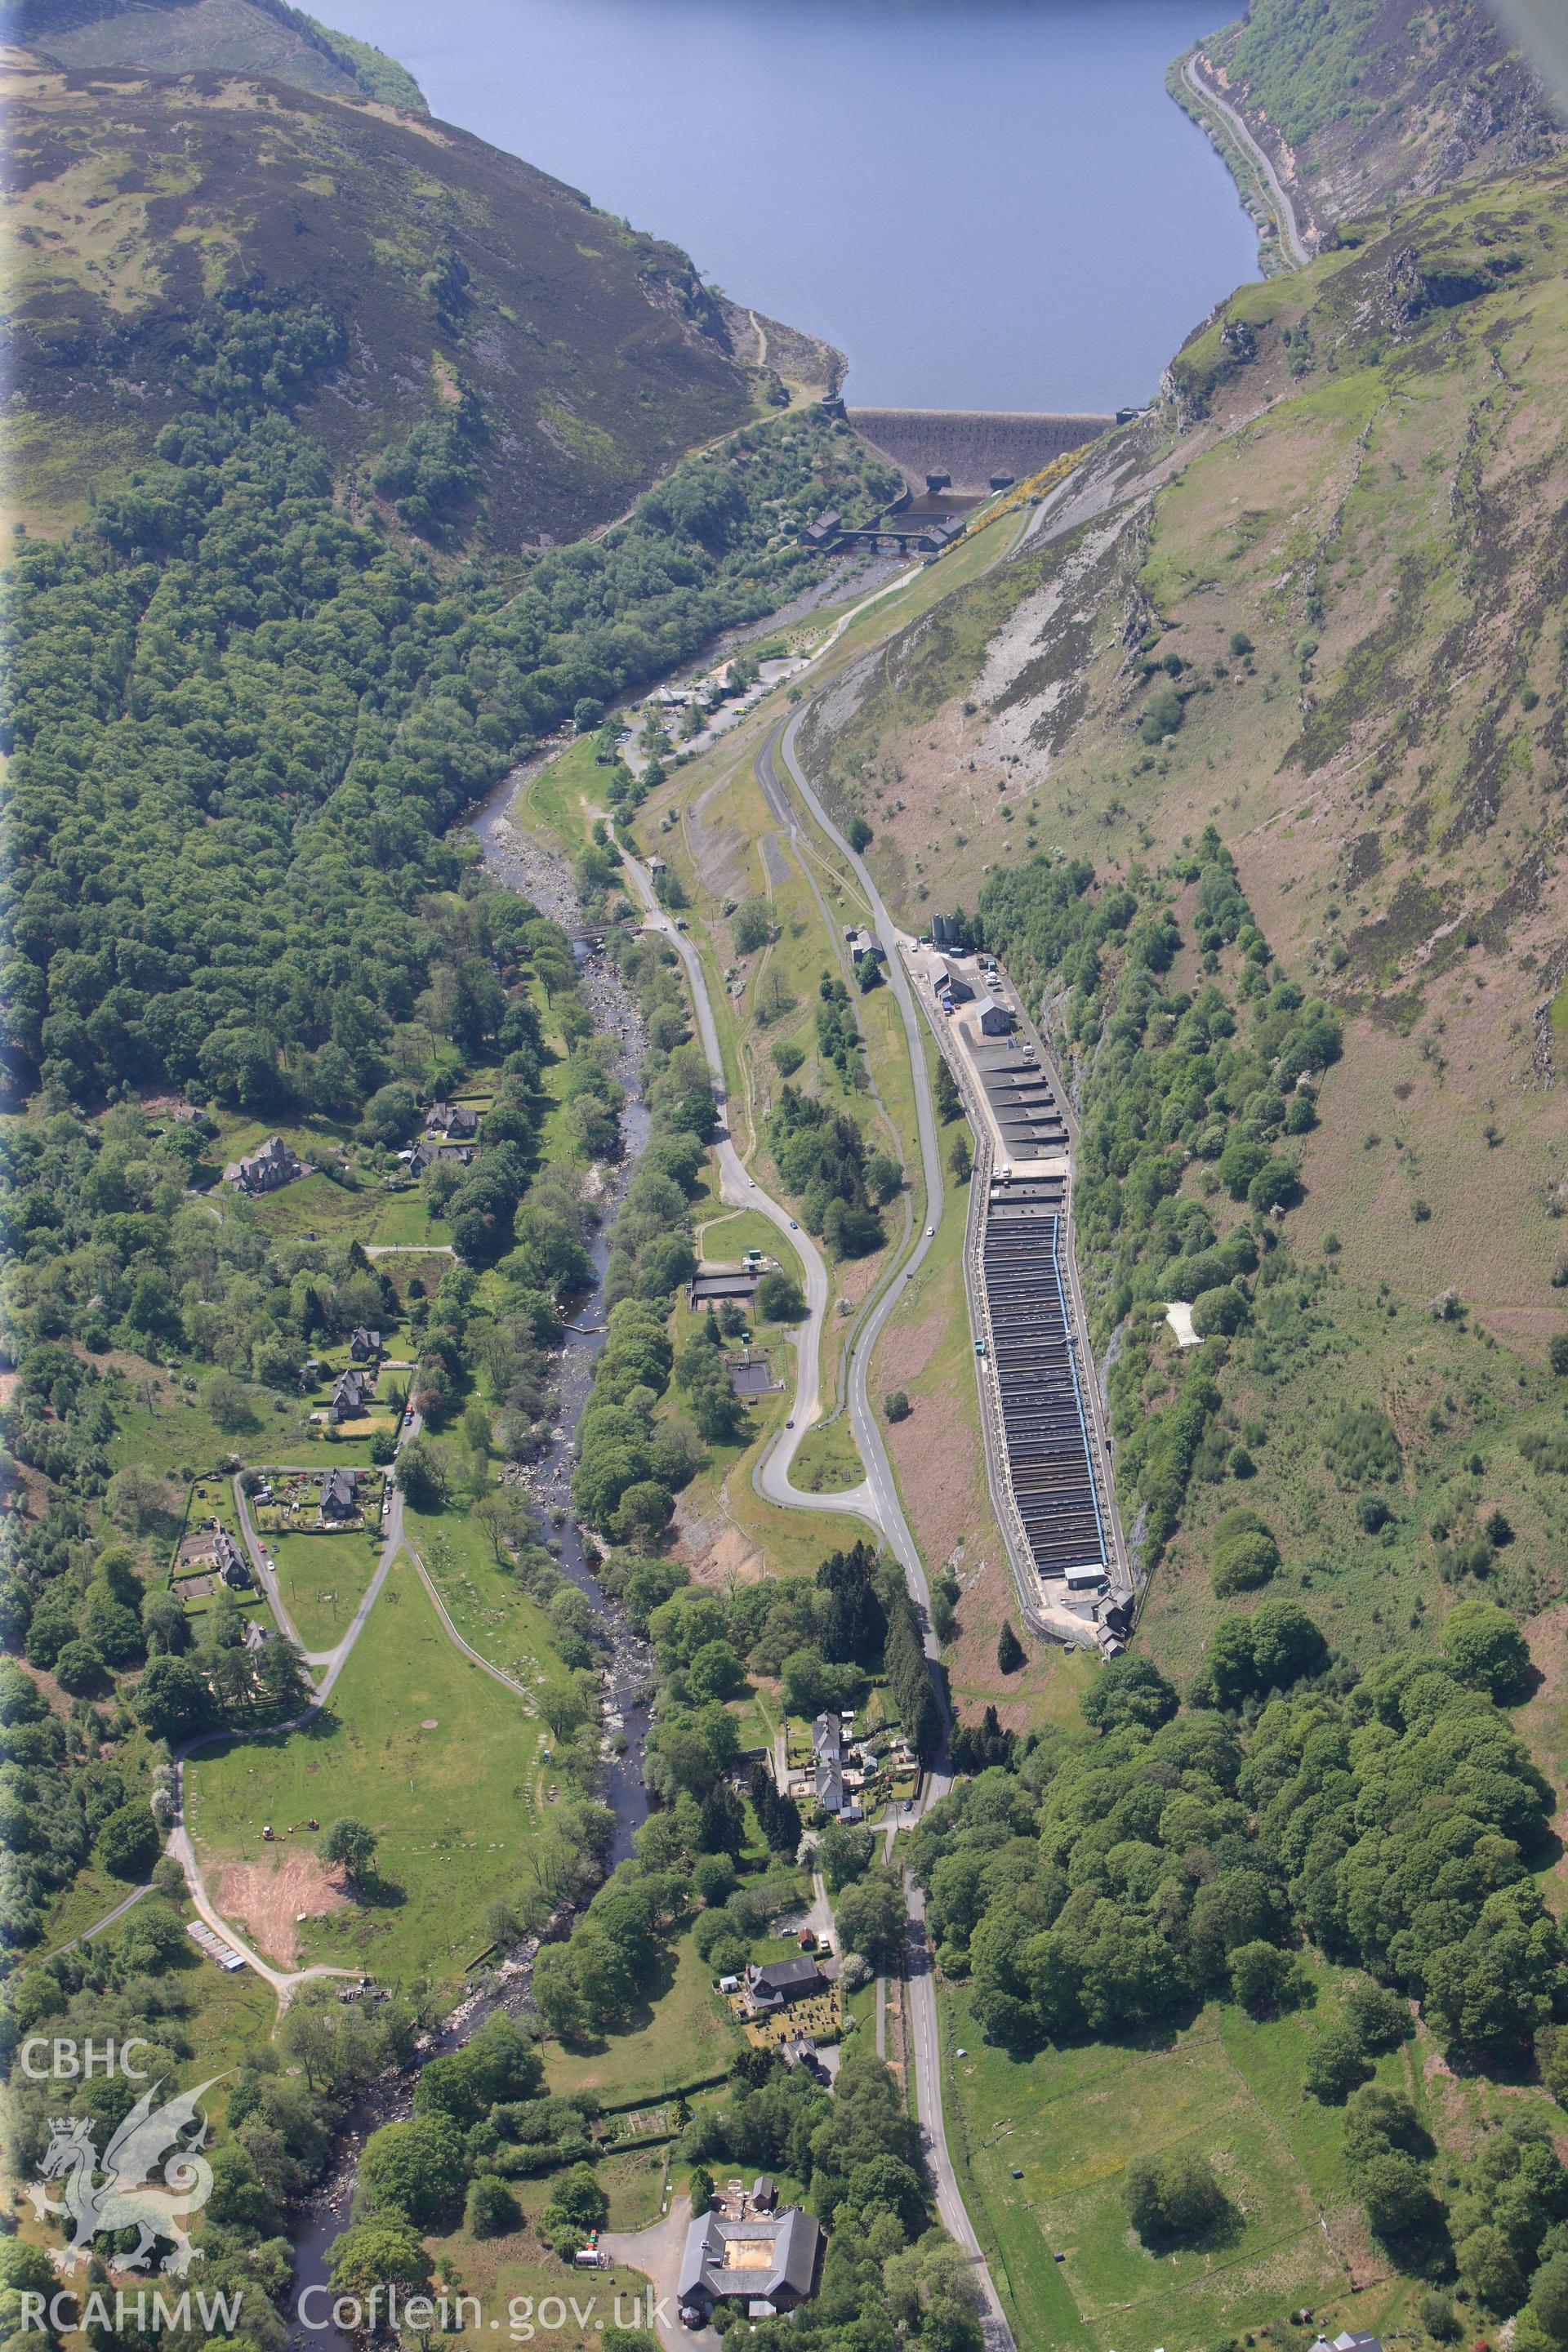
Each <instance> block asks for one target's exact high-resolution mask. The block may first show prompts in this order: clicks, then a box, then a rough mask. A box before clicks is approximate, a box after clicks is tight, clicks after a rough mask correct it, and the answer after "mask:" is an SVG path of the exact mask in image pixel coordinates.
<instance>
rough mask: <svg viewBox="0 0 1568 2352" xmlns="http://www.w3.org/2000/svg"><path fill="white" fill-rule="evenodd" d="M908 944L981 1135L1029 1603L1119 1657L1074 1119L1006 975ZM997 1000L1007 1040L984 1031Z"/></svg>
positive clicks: (981, 1207) (979, 1265)
mask: <svg viewBox="0 0 1568 2352" xmlns="http://www.w3.org/2000/svg"><path fill="white" fill-rule="evenodd" d="M900 947H901V950H902V952H903V954H904V957H905V961H906V962H907V963H908V965H909V968H910V978H911V981H912V982H913V983H914V986H915V990H916V993H917V995H918V996H919V998H920V1001H921V1004H922V1006H923V1007H924V1010H925V1013H926V1016H927V1019H928V1021H929V1022H930V1024H931V1031H932V1034H933V1035H934V1036H935V1038H936V1040H937V1044H938V1045H939V1047H940V1048H941V1050H942V1055H943V1058H944V1059H945V1060H946V1062H947V1064H948V1066H949V1067H950V1068H951V1069H952V1074H953V1076H954V1077H955V1079H956V1080H957V1083H958V1088H959V1093H960V1096H961V1097H962V1099H963V1106H964V1109H965V1113H966V1115H967V1117H968V1119H969V1123H970V1126H971V1128H972V1129H973V1134H974V1140H975V1157H974V1169H973V1175H972V1177H971V1179H970V1213H969V1223H968V1231H967V1233H966V1235H965V1248H964V1279H965V1286H966V1289H967V1293H968V1298H969V1310H970V1321H971V1325H972V1328H973V1333H974V1339H975V1351H976V1359H977V1360H976V1366H975V1370H976V1373H977V1376H978V1381H979V1388H980V1397H981V1406H982V1413H983V1418H984V1424H985V1450H986V1459H987V1470H988V1475H989V1477H990V1485H991V1495H992V1502H993V1505H994V1508H995V1511H996V1516H997V1520H998V1524H999V1525H1000V1526H1001V1528H1002V1530H1003V1534H1004V1536H1005V1539H1006V1543H1007V1550H1008V1557H1009V1561H1010V1564H1011V1567H1012V1571H1013V1581H1014V1585H1015V1588H1016V1591H1017V1596H1018V1603H1019V1607H1020V1609H1021V1611H1022V1612H1023V1615H1024V1617H1025V1620H1026V1622H1027V1623H1028V1624H1029V1625H1030V1626H1031V1627H1032V1628H1033V1630H1034V1631H1035V1632H1036V1633H1041V1634H1043V1635H1045V1636H1046V1637H1047V1638H1048V1639H1050V1640H1053V1641H1058V1642H1068V1643H1076V1644H1078V1645H1079V1646H1081V1647H1084V1648H1092V1649H1096V1650H1099V1651H1100V1652H1101V1653H1102V1654H1105V1655H1107V1656H1115V1655H1116V1654H1117V1653H1118V1652H1119V1651H1120V1650H1121V1648H1122V1647H1123V1646H1124V1643H1125V1639H1126V1634H1127V1631H1128V1628H1129V1626H1130V1624H1131V1619H1132V1613H1133V1591H1132V1580H1131V1574H1130V1573H1129V1570H1128V1568H1127V1564H1126V1553H1125V1549H1124V1546H1123V1543H1122V1539H1121V1528H1120V1525H1119V1522H1118V1519H1117V1513H1116V1504H1115V1496H1114V1494H1113V1491H1112V1486H1111V1479H1110V1449H1109V1445H1108V1442H1107V1438H1106V1433H1105V1429H1104V1425H1103V1421H1102V1417H1101V1413H1100V1398H1099V1391H1098V1388H1097V1385H1096V1382H1095V1380H1094V1375H1093V1368H1092V1361H1091V1359H1090V1356H1089V1346H1088V1336H1087V1332H1086V1329H1085V1325H1084V1316H1083V1304H1082V1297H1081V1293H1080V1290H1079V1282H1078V1275H1077V1268H1076V1265H1075V1263H1074V1257H1073V1235H1072V1150H1071V1146H1072V1132H1073V1129H1074V1127H1075V1126H1076V1122H1075V1121H1074V1120H1073V1119H1072V1115H1071V1112H1070V1110H1069V1109H1068V1107H1067V1104H1066V1102H1065V1099H1064V1097H1063V1095H1062V1092H1061V1090H1060V1087H1059V1084H1058V1079H1057V1077H1056V1076H1055V1073H1054V1070H1053V1068H1052V1067H1051V1066H1050V1064H1049V1058H1048V1056H1047V1052H1046V1049H1045V1046H1044V1044H1043V1042H1042V1040H1041V1039H1040V1038H1039V1036H1038V1034H1037V1032H1036V1030H1035V1029H1034V1026H1033V1024H1032V1023H1030V1022H1029V1021H1028V1019H1027V1017H1026V1014H1025V1013H1024V1011H1023V1005H1022V1000H1021V998H1020V997H1019V994H1018V992H1017V991H1016V989H1015V988H1014V987H1013V985H1012V983H1011V982H1010V981H1008V979H1007V977H1006V975H1005V972H1003V971H1001V969H1000V967H994V969H993V970H992V971H985V970H984V969H983V968H982V966H981V964H980V963H979V961H977V960H973V959H967V958H959V959H954V958H952V956H948V957H946V958H943V957H941V956H939V955H937V954H935V953H934V951H931V952H928V951H925V950H921V949H920V948H919V947H917V946H913V945H911V944H910V943H907V942H902V941H901V942H900ZM944 983H945V984H944ZM964 992H967V993H964ZM987 1003H989V1004H990V1005H992V1006H994V1007H995V1008H999V1009H1000V1010H1002V1011H1004V1012H1005V1013H1008V1014H1010V1016H1011V1027H1010V1029H1008V1030H1007V1031H1006V1032H1005V1033H1004V1034H995V1035H991V1034H985V1033H984V1030H983V1028H982V1026H981V1021H980V1014H981V1009H982V1007H983V1005H985V1004H987ZM944 1008H945V1009H944Z"/></svg>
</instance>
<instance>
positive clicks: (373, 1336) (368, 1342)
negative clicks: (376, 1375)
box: [349, 1323, 381, 1364]
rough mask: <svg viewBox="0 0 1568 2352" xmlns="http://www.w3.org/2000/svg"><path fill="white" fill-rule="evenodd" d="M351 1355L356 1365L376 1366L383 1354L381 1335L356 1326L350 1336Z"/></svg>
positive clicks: (359, 1325) (361, 1325) (361, 1324)
mask: <svg viewBox="0 0 1568 2352" xmlns="http://www.w3.org/2000/svg"><path fill="white" fill-rule="evenodd" d="M349 1354H350V1355H351V1356H352V1357H353V1360H354V1362H355V1363H356V1364H374V1362H375V1361H376V1360H377V1359H378V1358H379V1356H380V1354H381V1333H380V1332H379V1331H372V1330H369V1329H367V1328H366V1327H365V1325H364V1324H363V1323H359V1324H356V1325H355V1327H354V1328H353V1331H351V1332H350V1334H349Z"/></svg>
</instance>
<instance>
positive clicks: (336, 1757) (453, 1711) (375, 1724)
mask: <svg viewBox="0 0 1568 2352" xmlns="http://www.w3.org/2000/svg"><path fill="white" fill-rule="evenodd" d="M427 1726H428V1728H427ZM539 1732H540V1727H539V1725H538V1724H537V1722H536V1721H535V1720H534V1719H533V1718H532V1717H531V1716H530V1715H529V1714H528V1712H527V1711H526V1709H525V1707H524V1706H523V1704H522V1703H521V1701H520V1700H518V1699H516V1698H514V1697H513V1696H511V1694H510V1692H509V1691H506V1690H504V1689H503V1688H502V1687H501V1686H500V1685H499V1684H498V1683H495V1682H493V1681H492V1680H491V1679H490V1677H489V1675H485V1674H482V1673H481V1672H480V1670H479V1667H478V1666H476V1665H475V1664H472V1663H471V1662H470V1661H469V1660H468V1659H465V1658H464V1657H463V1656H462V1655H461V1654H460V1653H459V1652H458V1650H457V1649H455V1648H454V1647H453V1645H452V1643H451V1641H450V1640H449V1639H448V1637H447V1633H445V1631H444V1630H443V1628H442V1626H441V1624H440V1621H439V1620H438V1618H437V1615H436V1612H435V1611H434V1610H433V1609H432V1607H431V1605H430V1601H429V1597H428V1595H427V1594H426V1591H425V1589H424V1587H423V1585H422V1584H421V1583H420V1582H419V1580H418V1578H417V1576H416V1574H415V1571H414V1570H413V1568H412V1567H411V1566H410V1565H409V1563H408V1562H407V1561H406V1560H399V1562H398V1563H397V1565H396V1566H395V1568H394V1570H393V1571H392V1573H391V1575H390V1576H389V1577H388V1579H387V1581H386V1584H385V1586H384V1589H383V1591H382V1593H381V1597H380V1599H379V1600H378V1601H377V1603H376V1606H375V1608H374V1611H373V1612H372V1613H371V1616H370V1619H369V1621H368V1622H367V1623H366V1625H365V1628H364V1631H363V1633H362V1634H361V1635H360V1638H359V1641H358V1643H356V1644H355V1647H354V1649H353V1654H352V1655H351V1657H350V1659H349V1662H348V1664H347V1666H346V1667H345V1668H344V1671H343V1674H342V1679H341V1680H340V1682H339V1684H338V1685H337V1688H336V1690H335V1691H334V1692H333V1694H332V1697H331V1704H330V1706H329V1709H328V1711H327V1713H326V1715H325V1716H323V1717H320V1718H318V1719H317V1720H316V1721H315V1722H314V1723H312V1724H311V1725H310V1726H309V1727H307V1728H305V1729H304V1730H301V1731H296V1732H290V1733H289V1734H287V1735H285V1736H283V1737H281V1738H271V1739H260V1740H243V1741H242V1740H234V1741H226V1742H225V1743H223V1744H222V1745H218V1746H215V1747H213V1748H209V1749H206V1750H204V1751H203V1752H202V1753H201V1754H199V1755H197V1756H196V1757H195V1758H193V1759H192V1760H191V1761H190V1763H189V1764H188V1765H187V1766H186V1769H185V1789H186V1816H187V1821H188V1824H189V1827H190V1831H191V1834H192V1836H193V1838H194V1839H195V1843H196V1849H197V1852H198V1853H199V1854H200V1856H201V1859H202V1865H203V1868H204V1870H205V1872H206V1873H207V1874H208V1883H209V1885H212V1886H214V1887H215V1889H216V1885H217V1881H218V1877H219V1875H220V1874H221V1872H222V1869H223V1866H224V1864H226V1863H230V1862H245V1863H252V1864H259V1865H262V1866H263V1867H265V1866H266V1865H267V1864H268V1863H269V1862H273V1861H281V1860H284V1859H286V1858H287V1855H288V1853H289V1845H290V1843H291V1841H290V1839H289V1836H288V1834H287V1832H288V1826H289V1823H291V1822H305V1821H306V1820H307V1819H309V1818H310V1817H311V1816H312V1815H313V1816H315V1817H316V1818H318V1819H319V1820H320V1821H321V1823H322V1825H323V1827H326V1826H327V1825H329V1824H330V1823H331V1822H333V1821H334V1820H337V1819H339V1818H340V1817H341V1816H342V1815H344V1814H353V1815H356V1816H358V1817H359V1818H360V1819H361V1820H363V1821H366V1822H369V1823H370V1824H371V1826H372V1828H373V1829H374V1831H375V1832H376V1834H377V1836H378V1838H379V1840H380V1847H379V1851H378V1853H377V1857H376V1868H377V1871H378V1873H379V1874H380V1877H381V1880H382V1882H383V1883H382V1885H380V1887H379V1888H373V1890H372V1893H371V1895H370V1897H369V1899H367V1900H366V1901H365V1902H363V1904H355V1905H353V1906H350V1907H349V1908H348V1909H345V1910H342V1911H339V1912H335V1913H333V1914H332V1915H331V1916H330V1917H328V1918H325V1919H321V1920H314V1921H311V1922H310V1923H309V1924H308V1925H307V1926H305V1927H303V1928H302V1929H301V1936H300V1942H301V1955H300V1957H301V1964H305V1963H308V1962H311V1961H326V1962H331V1963H337V1964H338V1965H341V1966H360V1967H363V1968H365V1969H374V1971H375V1973H376V1974H377V1975H378V1976H380V1977H382V1978H383V1979H395V1978H397V1977H408V1976H412V1975H416V1974H418V1973H422V1972H425V1973H428V1974H429V1975H430V1976H431V1977H433V1978H435V1979H438V1980H439V1979H445V1980H447V1981H450V1980H451V1979H454V1978H455V1977H457V1976H458V1974H459V1973H460V1971H461V1969H462V1968H463V1966H464V1965H465V1963H466V1962H468V1960H470V1959H472V1958H474V1957H475V1955H476V1954H477V1953H478V1952H479V1950H480V1949H481V1948H482V1947H483V1944H484V1941H485V1938H484V1935H483V1932H482V1929H481V1927H480V1925H479V1920H480V1916H481V1914H482V1913H483V1911H484V1908H485V1906H486V1905H487V1904H489V1903H490V1902H492V1901H493V1900H494V1899H495V1898H496V1896H497V1895H501V1894H503V1893H504V1892H505V1891H506V1890H507V1888H508V1887H510V1886H511V1885H515V1884H516V1882H517V1880H518V1878H519V1876H520V1875H521V1869H522V1857H523V1852H524V1849H525V1847H526V1845H527V1843H528V1839H529V1836H530V1834H531V1829H532V1825H533V1811H532V1790H531V1783H532V1779H533V1759H534V1752H535V1748H536V1747H537V1744H538V1739H539ZM263 1822H272V1823H274V1824H275V1825H276V1826H277V1827H278V1828H279V1831H280V1832H283V1833H284V1834H282V1835H281V1836H280V1837H279V1840H278V1841H277V1842H276V1843H271V1844H268V1843H263V1840H262V1837H261V1827H262V1824H263ZM299 1838H300V1843H304V1844H306V1845H308V1846H310V1847H313V1846H314V1844H315V1843H316V1841H315V1840H314V1839H313V1838H311V1837H310V1836H309V1835H308V1833H307V1832H304V1831H303V1830H301V1831H300V1832H299Z"/></svg>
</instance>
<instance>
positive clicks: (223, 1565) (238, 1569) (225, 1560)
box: [213, 1528, 250, 1592]
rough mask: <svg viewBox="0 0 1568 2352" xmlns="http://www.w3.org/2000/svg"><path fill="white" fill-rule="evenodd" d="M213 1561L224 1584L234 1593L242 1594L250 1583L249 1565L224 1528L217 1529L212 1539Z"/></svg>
mask: <svg viewBox="0 0 1568 2352" xmlns="http://www.w3.org/2000/svg"><path fill="white" fill-rule="evenodd" d="M213 1559H214V1560H215V1562H216V1566H217V1572H218V1574H219V1575H220V1576H221V1577H222V1579H223V1580H224V1582H225V1583H226V1585H228V1586H229V1587H230V1589H231V1590H232V1591H236V1592H244V1591H246V1590H247V1588H248V1586H249V1583H250V1565H249V1562H248V1561H247V1559H246V1557H245V1555H244V1553H243V1552H242V1551H241V1550H240V1549H239V1546H238V1545H237V1543H236V1542H235V1539H234V1538H233V1537H232V1536H231V1535H230V1534H229V1531H228V1529H227V1528H218V1529H217V1531H216V1534H215V1536H214V1538H213Z"/></svg>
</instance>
